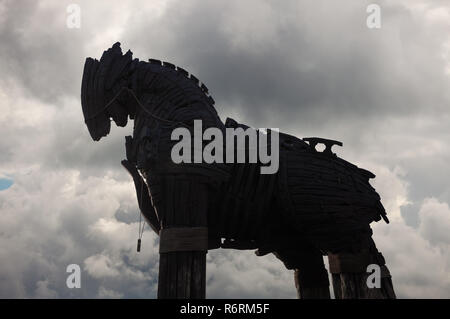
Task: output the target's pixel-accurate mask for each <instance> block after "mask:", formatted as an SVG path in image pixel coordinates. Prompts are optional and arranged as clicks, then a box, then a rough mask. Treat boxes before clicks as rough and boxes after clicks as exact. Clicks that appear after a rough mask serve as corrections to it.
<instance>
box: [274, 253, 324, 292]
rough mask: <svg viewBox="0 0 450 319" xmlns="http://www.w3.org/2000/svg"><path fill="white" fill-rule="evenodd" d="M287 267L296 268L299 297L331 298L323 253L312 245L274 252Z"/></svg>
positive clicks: (295, 274)
mask: <svg viewBox="0 0 450 319" xmlns="http://www.w3.org/2000/svg"><path fill="white" fill-rule="evenodd" d="M274 254H275V256H277V257H278V258H279V259H281V261H282V262H283V263H284V265H285V266H286V268H287V269H293V270H294V281H295V287H296V289H297V297H298V298H299V299H330V283H329V280H328V272H327V270H326V268H325V265H324V262H323V257H322V253H321V252H320V251H319V250H317V249H315V248H313V247H312V246H308V247H301V249H298V250H280V251H277V252H276V253H274Z"/></svg>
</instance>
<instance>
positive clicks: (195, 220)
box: [158, 176, 208, 299]
mask: <svg viewBox="0 0 450 319" xmlns="http://www.w3.org/2000/svg"><path fill="white" fill-rule="evenodd" d="M162 183H163V185H162V186H163V190H164V196H163V198H164V201H163V202H162V203H161V204H162V205H161V207H164V209H163V210H161V212H159V211H158V213H160V214H161V216H160V217H162V226H163V227H162V229H161V232H160V263H159V281H158V298H159V299H163V298H164V299H165V298H170V299H174V298H185V299H202V298H205V291H206V253H207V249H208V232H207V228H206V226H207V221H206V209H207V206H206V205H207V190H206V189H204V188H203V187H204V186H202V184H199V183H194V182H193V181H192V180H191V179H189V178H186V177H185V178H180V177H174V176H171V177H166V178H164V179H163V180H162Z"/></svg>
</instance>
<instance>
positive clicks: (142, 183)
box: [137, 181, 145, 252]
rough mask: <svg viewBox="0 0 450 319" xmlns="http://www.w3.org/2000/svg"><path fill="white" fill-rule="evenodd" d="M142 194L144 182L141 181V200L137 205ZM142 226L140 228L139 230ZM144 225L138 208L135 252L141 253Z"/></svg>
mask: <svg viewBox="0 0 450 319" xmlns="http://www.w3.org/2000/svg"><path fill="white" fill-rule="evenodd" d="M143 192H144V181H141V196H140V197H141V198H140V199H139V203H140V204H141V205H142V193H143ZM141 224H142V228H141ZM144 228H145V223H142V212H141V211H140V208H139V231H138V241H137V252H140V251H141V239H142V235H143V234H144Z"/></svg>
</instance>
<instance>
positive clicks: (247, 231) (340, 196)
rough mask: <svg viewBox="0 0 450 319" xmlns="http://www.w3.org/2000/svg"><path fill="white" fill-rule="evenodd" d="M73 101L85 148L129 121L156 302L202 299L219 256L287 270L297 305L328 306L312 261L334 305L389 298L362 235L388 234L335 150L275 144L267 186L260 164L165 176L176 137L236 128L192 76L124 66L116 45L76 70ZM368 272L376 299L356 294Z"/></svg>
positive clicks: (175, 169)
mask: <svg viewBox="0 0 450 319" xmlns="http://www.w3.org/2000/svg"><path fill="white" fill-rule="evenodd" d="M81 97H82V107H83V113H84V118H85V122H86V125H87V127H88V129H89V132H90V134H91V136H92V138H93V139H94V140H96V141H97V140H99V139H100V138H101V137H103V136H106V135H108V133H109V131H110V122H111V121H110V119H112V120H113V121H114V122H115V123H116V124H117V125H119V126H125V125H126V123H127V120H128V117H129V118H130V119H133V120H134V129H133V136H128V137H126V157H127V159H126V160H124V161H122V164H123V166H124V167H125V168H126V169H127V170H128V172H129V173H130V174H131V176H132V177H133V180H134V183H135V186H136V193H137V198H138V202H139V207H140V210H141V212H142V214H143V215H144V216H145V218H146V220H147V222H148V223H149V224H150V225H151V227H152V229H153V230H154V231H155V232H156V233H157V234H158V235H159V236H160V265H159V267H160V270H159V284H158V298H205V274H206V253H207V251H208V250H209V249H215V248H220V247H221V248H231V249H254V250H256V254H257V255H258V256H263V255H266V254H269V253H273V254H275V255H276V256H277V257H278V258H279V259H280V260H281V261H282V262H283V263H284V265H285V266H286V268H287V269H292V270H294V277H295V285H296V287H297V291H298V295H299V297H301V298H330V294H329V281H328V273H327V271H326V269H325V267H324V263H323V256H328V257H329V263H330V272H331V273H332V278H333V288H334V292H335V295H336V297H337V298H395V294H394V290H393V286H392V281H391V277H390V274H389V271H388V270H387V267H386V265H385V261H384V258H383V256H382V255H381V253H379V252H378V250H377V248H376V246H375V243H374V242H373V240H372V231H371V228H370V226H369V224H370V223H371V222H373V221H379V220H381V219H384V220H385V221H386V222H388V219H387V217H386V212H385V210H384V208H383V206H382V204H381V202H380V197H379V195H378V194H377V193H376V191H375V190H374V189H373V188H372V187H371V185H370V184H369V179H371V178H373V177H374V175H373V174H372V173H370V172H369V171H366V170H363V169H360V168H358V167H357V166H355V165H353V164H351V163H349V162H347V161H345V160H343V159H341V158H339V157H337V156H336V155H335V154H334V153H333V152H332V150H331V147H332V146H333V145H339V146H342V143H340V142H337V141H332V140H326V139H320V138H304V139H299V138H296V137H294V136H290V135H287V134H283V133H280V150H279V151H280V167H279V171H278V172H277V173H276V174H271V175H263V174H260V170H259V168H260V167H261V165H262V164H261V163H245V164H238V163H212V164H207V163H191V164H189V163H180V164H175V163H174V162H173V161H172V160H171V156H170V155H171V149H172V146H173V145H174V144H175V143H176V142H177V141H172V140H171V133H172V131H173V130H174V129H175V128H176V127H186V128H188V129H189V130H190V131H191V132H192V130H193V121H194V120H196V119H201V120H202V124H203V130H205V129H207V128H209V127H216V128H218V129H220V130H221V131H222V132H225V129H226V128H227V127H243V128H245V127H246V126H245V125H243V124H239V123H237V122H236V121H234V120H232V119H227V121H226V122H225V123H223V122H222V121H221V120H220V118H219V116H218V115H217V112H216V110H215V108H214V100H213V98H212V97H211V96H210V95H209V93H208V89H207V87H206V86H205V85H204V84H203V83H200V81H199V80H198V79H197V78H196V77H195V76H194V75H192V74H189V73H188V72H187V71H185V70H184V69H182V68H180V67H176V66H175V65H173V64H171V63H168V62H161V61H159V60H154V59H150V60H149V61H148V62H144V61H139V60H138V59H133V58H132V53H131V52H130V51H128V52H127V53H126V54H122V51H121V48H120V44H119V43H116V44H115V45H114V46H113V47H112V48H110V49H108V50H107V51H105V52H104V53H103V56H102V57H101V59H100V61H97V60H95V59H92V58H87V59H86V63H85V66H84V73H83V82H82V90H81ZM192 135H193V133H192ZM224 136H225V133H224ZM317 144H324V145H325V146H326V149H325V150H324V151H323V152H320V151H318V150H316V145H317ZM369 264H377V265H379V266H380V267H381V270H382V271H381V273H382V279H381V287H380V288H374V289H370V288H368V287H367V285H366V278H367V276H368V273H367V272H366V268H367V265H369Z"/></svg>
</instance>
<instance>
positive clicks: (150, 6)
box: [0, 0, 450, 298]
mask: <svg viewBox="0 0 450 319" xmlns="http://www.w3.org/2000/svg"><path fill="white" fill-rule="evenodd" d="M371 2H372V1H371ZM69 3H71V1H45V2H39V3H38V2H34V1H33V2H32V1H3V2H0V40H1V42H2V45H1V46H0V70H1V74H2V77H1V79H0V84H1V87H0V107H1V112H0V136H2V138H1V139H0V150H1V152H0V163H1V164H2V166H1V169H3V170H5V171H0V178H1V177H3V174H5V176H6V174H7V173H8V176H11V178H13V179H14V184H13V185H12V186H11V187H10V188H9V189H7V190H4V191H2V192H0V208H1V210H2V214H1V216H0V221H1V223H0V225H1V226H0V237H1V240H0V248H1V249H0V259H1V260H2V268H1V269H0V278H1V279H0V280H1V282H0V296H8V297H39V296H40V297H56V296H59V297H61V296H62V297H80V296H84V297H154V296H155V295H156V278H157V262H158V255H157V239H156V235H154V234H150V232H148V233H146V234H145V236H144V243H143V246H145V249H144V250H143V255H136V254H135V253H134V249H135V241H136V229H137V227H138V226H137V219H136V217H137V215H136V214H135V213H136V209H137V207H136V196H135V194H134V188H133V184H132V182H131V178H130V177H129V176H128V175H127V173H126V172H125V171H124V169H123V168H122V167H121V166H120V160H121V159H122V158H123V156H124V155H125V152H124V138H123V137H124V136H125V135H128V134H130V133H131V129H132V125H131V124H129V125H128V126H127V127H126V128H120V129H119V128H116V127H114V128H113V129H112V132H111V134H110V136H108V137H107V138H105V139H102V141H101V142H99V143H94V142H93V141H92V140H91V139H90V137H89V134H88V132H87V129H86V127H85V125H84V123H83V117H82V113H81V105H80V101H79V94H80V92H79V91H80V82H81V73H82V67H83V63H84V59H85V57H86V56H92V57H94V58H99V57H100V56H101V54H102V52H103V50H105V49H107V48H109V47H110V46H111V45H112V44H113V43H114V42H116V41H120V42H122V48H123V50H128V49H131V50H132V51H133V52H134V56H135V57H137V58H140V59H142V60H145V59H147V58H150V57H152V58H159V59H162V60H166V61H170V62H173V63H175V64H177V65H180V66H182V67H184V68H186V69H187V70H188V71H190V72H192V73H194V74H195V75H196V76H197V77H198V78H199V79H200V80H201V81H203V82H205V83H206V85H207V86H208V87H209V89H210V91H211V93H212V95H213V97H214V98H215V100H216V101H217V108H218V111H219V115H220V116H221V117H222V119H224V118H225V116H228V115H233V116H235V117H236V119H237V120H239V121H243V122H247V123H248V124H250V125H253V126H257V127H260V126H270V127H280V129H281V130H282V131H285V130H286V131H289V132H290V133H294V134H296V135H298V136H305V135H320V136H324V137H330V138H335V139H342V140H343V141H344V144H345V148H344V149H339V151H338V154H339V155H340V156H342V157H344V158H346V159H349V160H350V161H353V162H355V163H357V164H358V165H359V164H361V165H363V166H364V167H365V168H366V166H365V165H367V166H369V167H367V168H369V169H371V170H372V167H373V168H374V172H375V173H376V174H377V179H376V181H377V182H378V184H377V185H378V186H379V187H378V186H377V190H378V191H379V192H380V193H381V194H382V199H383V203H384V204H385V206H386V207H387V208H389V214H391V215H390V216H392V220H394V222H393V223H392V224H391V225H390V226H388V227H384V226H383V227H381V226H380V227H377V228H376V229H375V234H376V235H377V236H378V237H377V244H378V245H379V247H381V250H382V251H383V253H385V256H386V257H387V260H388V264H389V266H390V267H391V271H392V273H393V275H394V284H395V285H396V287H398V291H397V293H398V295H399V296H400V297H402V296H406V297H420V296H423V295H425V296H434V297H445V296H448V295H449V293H450V292H449V291H448V287H449V286H450V285H449V284H450V283H448V271H450V266H449V264H448V260H450V259H449V256H448V237H447V235H446V234H447V233H448V231H447V229H448V227H447V225H449V221H448V220H449V217H448V216H449V209H448V205H447V204H446V203H448V202H449V201H450V195H449V194H450V186H449V183H448V182H447V180H446V174H445V172H447V171H448V159H449V158H450V157H449V154H450V151H449V150H448V142H449V141H450V138H449V131H448V127H449V126H450V121H449V112H448V110H449V109H448V102H449V96H450V94H449V93H448V86H449V76H448V74H446V68H448V62H449V57H450V54H449V53H450V45H449V44H450V41H449V38H448V34H449V32H448V31H449V27H450V25H449V24H448V22H446V21H448V20H450V19H448V17H449V16H450V8H449V7H448V3H447V2H446V1H425V0H408V1H404V0H402V1H401V0H399V1H387V0H386V1H378V3H379V4H380V5H381V8H382V28H381V29H379V30H369V29H368V28H367V27H366V25H365V20H366V17H367V13H366V6H367V4H368V3H369V1H359V0H358V1H356V0H355V1H346V2H345V3H344V2H342V3H341V2H336V1H324V0H319V1H245V2H243V1H208V2H205V1H197V0H193V1H168V2H160V1H152V2H148V1H133V2H127V3H125V2H119V1H117V2H111V1H95V2H93V1H79V4H80V7H81V14H82V16H81V17H82V20H81V29H68V28H67V27H66V24H65V19H66V16H67V15H66V6H67V5H68V4H69ZM440 6H445V7H442V8H441V7H440ZM446 43H447V45H449V49H448V51H449V52H447V53H446V52H445V50H444V49H445V44H446ZM446 54H447V56H446ZM447 71H448V70H447ZM370 166H371V167H370ZM408 203H409V204H408ZM401 215H403V219H402V218H401ZM404 220H406V221H407V223H406V225H405V224H404ZM407 225H411V226H413V227H409V226H407ZM377 226H378V225H377ZM252 254H253V253H252V252H248V254H240V252H229V251H227V252H222V251H214V252H212V253H211V254H208V255H209V256H208V258H209V259H208V276H209V277H208V296H212V297H235V298H239V297H270V296H272V297H295V291H294V287H293V282H292V276H291V275H292V274H291V273H290V272H288V271H286V270H285V269H283V266H282V265H281V264H280V263H279V261H277V260H274V258H272V257H270V258H267V259H265V258H257V257H256V256H254V255H252ZM250 255H251V256H250ZM69 263H78V264H80V266H81V267H82V268H83V274H84V276H86V277H84V278H85V281H84V284H83V289H82V290H81V291H70V290H68V289H67V288H66V287H65V278H66V276H67V274H66V273H65V267H66V265H67V264H69ZM438 265H440V266H439V268H437V267H438Z"/></svg>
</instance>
